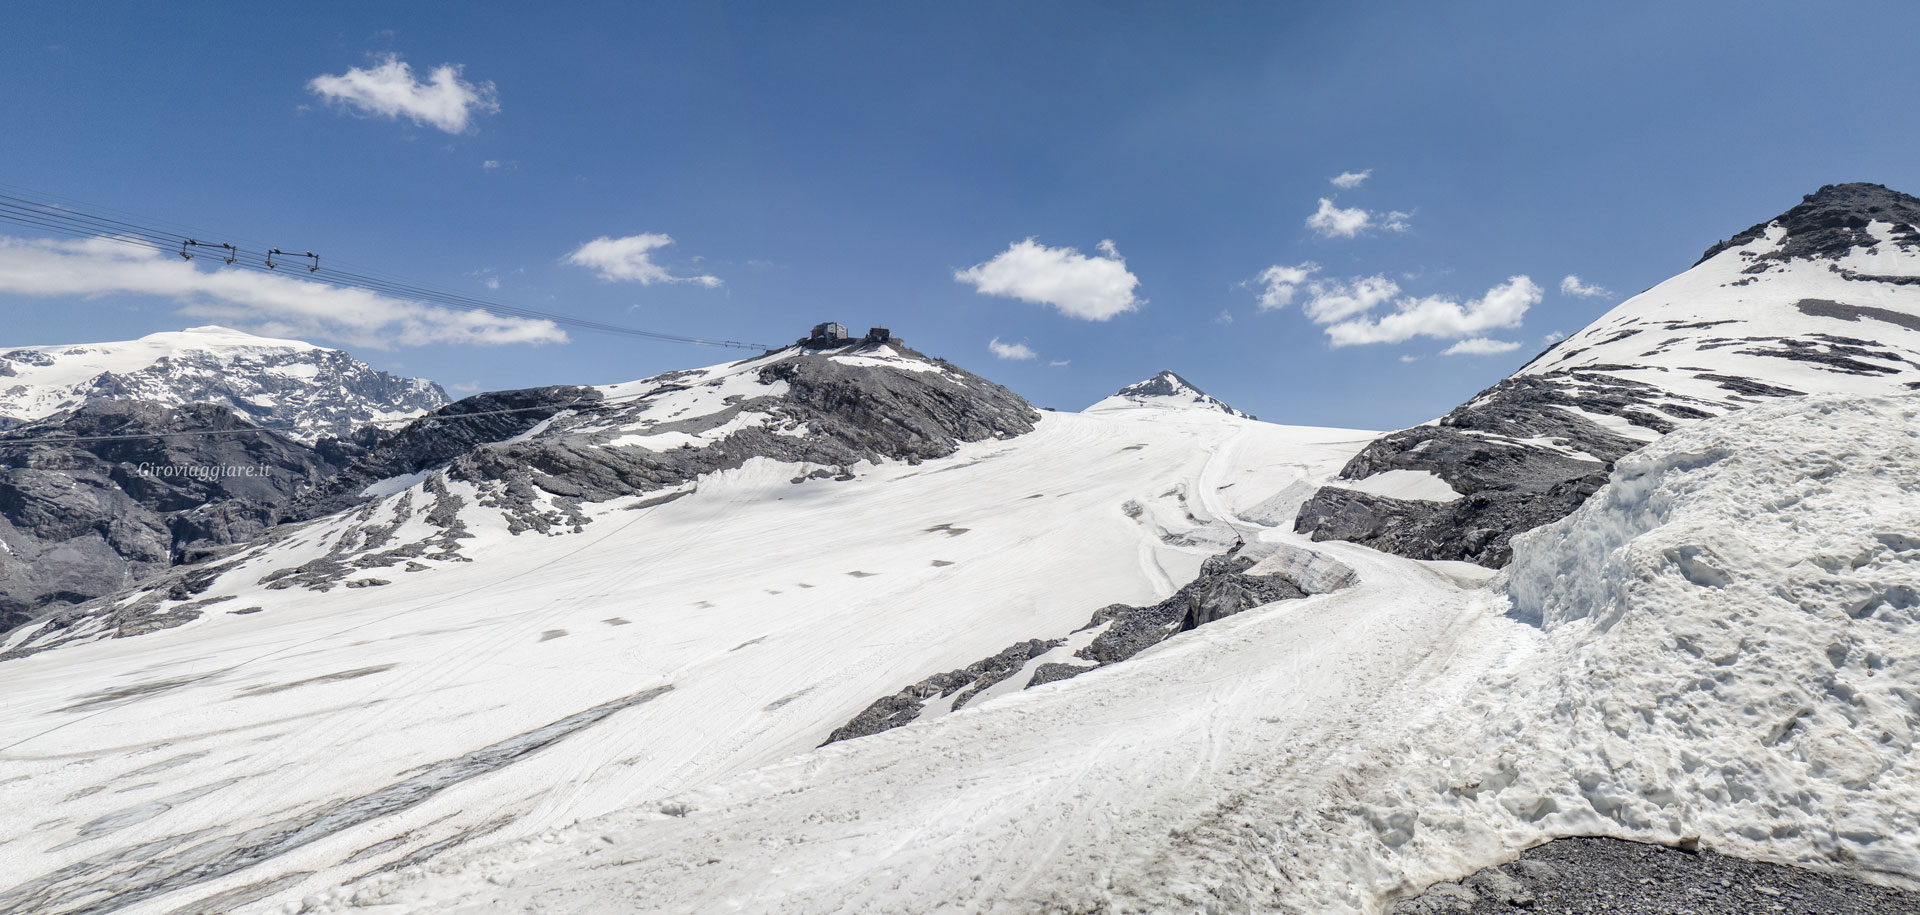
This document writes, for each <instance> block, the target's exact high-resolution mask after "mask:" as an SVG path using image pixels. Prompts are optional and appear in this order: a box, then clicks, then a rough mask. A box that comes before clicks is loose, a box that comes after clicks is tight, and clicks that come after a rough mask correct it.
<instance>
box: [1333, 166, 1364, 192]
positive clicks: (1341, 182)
mask: <svg viewBox="0 0 1920 915" xmlns="http://www.w3.org/2000/svg"><path fill="white" fill-rule="evenodd" d="M1372 174H1373V169H1370V168H1369V169H1364V170H1361V171H1357V172H1341V173H1340V174H1338V175H1335V176H1333V177H1331V178H1328V179H1327V183H1329V184H1331V185H1333V186H1334V187H1337V188H1339V189H1341V190H1343V191H1350V190H1353V189H1354V188H1356V187H1359V186H1360V183H1361V182H1362V181H1365V180H1367V178H1368V176H1370V175H1372Z"/></svg>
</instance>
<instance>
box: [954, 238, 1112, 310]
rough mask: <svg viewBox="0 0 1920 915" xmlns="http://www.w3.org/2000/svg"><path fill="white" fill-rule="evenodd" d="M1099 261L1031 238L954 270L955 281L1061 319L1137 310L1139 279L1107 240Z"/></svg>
mask: <svg viewBox="0 0 1920 915" xmlns="http://www.w3.org/2000/svg"><path fill="white" fill-rule="evenodd" d="M1099 249H1100V253H1101V254H1102V255H1103V256H1101V257H1088V256H1087V255H1084V254H1081V253H1080V252H1079V251H1077V250H1075V249H1073V248H1049V247H1047V246H1046V245H1043V244H1040V243H1039V242H1037V241H1034V240H1033V239H1031V238H1028V239H1026V240H1024V241H1017V242H1014V243H1013V244H1012V245H1010V246H1008V247H1007V250H1005V251H1002V252H1000V253H999V254H998V255H996V256H995V257H994V258H993V259H992V260H990V261H987V262H985V263H981V264H975V265H973V266H971V267H968V268H967V269H965V270H956V271H954V273H953V278H954V280H956V281H958V282H962V283H966V284H968V285H970V286H972V287H973V288H974V289H975V290H977V291H978V292H979V293H980V294H981V295H1000V296H1010V297H1012V298H1016V299H1019V300H1021V301H1023V302H1032V303H1034V304H1036V305H1051V306H1053V307H1054V308H1055V309H1058V310H1059V312H1060V313H1061V314H1064V315H1066V316H1067V317H1070V318H1079V319H1081V320H1083V321H1105V320H1107V319H1108V318H1111V317H1113V316H1114V315H1118V314H1124V313H1126V312H1129V311H1134V310H1135V309H1138V308H1139V307H1140V306H1141V305H1142V304H1144V300H1142V299H1139V298H1136V297H1135V296H1134V294H1133V290H1134V287H1136V286H1138V285H1140V278H1139V277H1137V276H1134V275H1133V273H1131V272H1130V271H1128V270H1127V262H1126V260H1125V259H1124V258H1122V257H1121V256H1120V251H1119V249H1117V248H1115V247H1114V244H1113V242H1112V241H1111V240H1108V241H1102V242H1101V243H1100V245H1099Z"/></svg>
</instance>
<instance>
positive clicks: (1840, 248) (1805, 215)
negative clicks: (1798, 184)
mask: <svg viewBox="0 0 1920 915" xmlns="http://www.w3.org/2000/svg"><path fill="white" fill-rule="evenodd" d="M1876 220H1877V221H1879V222H1885V223H1891V224H1893V226H1894V230H1893V232H1894V236H1895V238H1896V239H1897V241H1896V243H1897V244H1898V245H1899V246H1900V247H1902V248H1906V247H1914V248H1920V228H1916V227H1920V199H1915V198H1913V197H1910V196H1908V195H1906V194H1902V193H1900V192H1899V191H1895V190H1890V189H1888V188H1887V187H1886V186H1884V185H1879V184H1865V183H1853V184H1829V185H1827V186H1825V187H1822V188H1821V189H1819V190H1817V191H1815V192H1813V193H1811V194H1808V195H1807V196H1806V197H1805V198H1803V199H1802V200H1801V202H1800V204H1799V205H1798V206H1795V207H1794V208H1793V209H1790V210H1788V211H1786V212H1785V213H1782V214H1781V215H1780V216H1778V217H1776V218H1774V219H1769V220H1767V221H1766V222H1763V223H1759V224H1757V225H1755V226H1753V227H1752V228H1749V229H1747V230H1746V231H1745V232H1741V233H1740V234H1738V235H1735V236H1734V237H1732V238H1730V239H1728V240H1726V241H1723V242H1720V243H1718V244H1716V245H1714V246H1713V247H1711V248H1708V249H1707V253H1705V254H1703V255H1701V256H1700V260H1699V261H1696V262H1695V263H1696V265H1697V264H1699V263H1703V262H1705V261H1707V260H1708V259H1710V258H1712V257H1713V256H1714V255H1716V254H1719V253H1720V252H1722V251H1725V250H1727V249H1728V248H1737V247H1739V246H1741V245H1745V244H1748V243H1750V242H1753V241H1755V240H1757V239H1759V238H1761V237H1762V236H1764V235H1765V234H1766V232H1767V228H1768V227H1769V226H1772V225H1775V224H1778V225H1780V226H1782V227H1784V228H1785V229H1786V230H1787V235H1786V238H1785V239H1784V241H1783V243H1782V244H1781V247H1780V250H1778V251H1775V252H1771V253H1768V254H1765V255H1762V256H1761V257H1759V258H1757V260H1759V261H1761V263H1760V264H1756V265H1755V266H1760V267H1764V266H1765V265H1766V263H1767V262H1772V261H1783V260H1788V259H1792V258H1816V257H1818V258H1837V257H1841V256H1844V255H1845V254H1846V253H1847V252H1848V251H1850V250H1852V249H1853V248H1855V247H1873V246H1874V245H1876V244H1878V243H1879V240H1878V239H1876V238H1874V237H1873V235H1872V234H1870V233H1868V232H1867V224H1868V223H1869V222H1873V221H1876ZM1748 269H1750V270H1751V269H1753V268H1751V267H1750V268H1748Z"/></svg>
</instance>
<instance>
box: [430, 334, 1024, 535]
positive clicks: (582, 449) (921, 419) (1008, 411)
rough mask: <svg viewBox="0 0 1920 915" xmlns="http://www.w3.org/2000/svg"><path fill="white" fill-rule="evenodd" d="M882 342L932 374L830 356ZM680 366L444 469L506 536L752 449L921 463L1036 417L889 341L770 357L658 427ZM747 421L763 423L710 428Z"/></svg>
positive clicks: (686, 479) (988, 386)
mask: <svg viewBox="0 0 1920 915" xmlns="http://www.w3.org/2000/svg"><path fill="white" fill-rule="evenodd" d="M878 351H885V352H888V353H892V354H894V356H890V357H888V358H900V359H901V360H902V361H903V362H904V363H905V364H907V365H909V366H911V365H915V364H917V365H923V366H931V367H933V368H936V369H937V371H929V370H911V369H909V370H893V369H889V368H885V367H876V366H873V365H867V364H861V363H848V362H843V361H840V359H841V357H847V356H851V357H854V358H859V357H860V356H861V353H863V352H878ZM676 375H678V373H675V375H667V376H661V378H660V379H658V380H660V381H662V384H661V385H660V387H658V388H656V389H655V390H654V391H652V392H650V393H649V394H648V395H645V396H640V397H637V398H635V399H633V400H628V401H622V402H618V403H606V404H593V403H584V404H576V405H574V406H571V407H568V408H567V409H566V411H565V415H563V416H559V417H556V418H555V419H554V421H553V422H552V423H551V424H550V425H549V426H548V428H547V429H546V430H545V431H543V432H542V433H541V434H540V435H537V436H532V437H529V438H527V439H525V440H523V441H502V442H496V443H493V444H486V445H481V446H479V447H475V448H473V449H471V450H469V451H467V452H466V453H464V454H461V455H460V456H459V457H457V458H455V459H453V460H452V461H451V462H449V463H448V465H447V467H446V473H447V476H448V477H449V478H450V479H454V480H459V481H462V482H466V483H471V484H474V485H475V486H476V487H479V488H481V489H482V490H483V491H485V492H486V493H487V494H488V495H487V498H486V501H485V502H483V504H487V505H490V506H493V507H496V508H498V509H500V510H501V511H502V512H503V513H505V514H506V515H507V516H508V517H509V519H510V523H511V525H512V526H513V529H515V530H516V531H518V530H537V531H543V532H544V531H551V530H556V529H560V530H564V529H570V528H574V527H578V526H579V525H581V524H584V523H585V520H586V519H585V517H584V515H582V514H581V513H580V512H579V511H578V508H577V507H578V505H579V504H580V503H585V502H604V501H606V500H609V499H614V498H618V497H620V496H629V495H637V494H645V493H650V492H655V491H659V490H663V489H670V488H673V487H676V486H680V485H683V484H687V483H691V482H693V481H695V480H697V479H698V478H699V477H701V476H703V475H705V474H709V473H715V472H718V471H723V470H732V469H735V468H738V467H741V466H743V465H744V464H746V462H747V461H750V460H753V459H755V458H767V459H771V460H775V461H780V462H784V463H792V464H799V465H818V466H823V467H834V468H840V471H844V469H845V468H847V467H850V466H852V465H855V464H858V463H860V462H862V461H871V462H877V461H887V460H898V461H906V462H908V463H918V462H920V461H923V460H927V459H931V458H939V457H945V456H947V455H949V454H952V453H953V452H954V450H955V449H956V448H958V447H959V446H960V444H961V443H963V442H975V441H982V440H985V439H994V438H1007V437H1011V436H1015V435H1021V434H1024V433H1027V432H1030V431H1032V430H1033V424H1034V422H1035V421H1036V420H1037V419H1038V418H1039V413H1038V412H1037V411H1036V410H1034V409H1033V407H1032V405H1030V404H1028V403H1027V402H1026V401H1025V400H1024V399H1022V398H1021V397H1020V396H1019V395H1017V394H1015V393H1013V392H1012V391H1009V390H1007V389H1006V388H1003V387H1001V386H1000V385H997V384H994V383H992V382H990V381H987V380H986V379H984V378H980V377H979V376H977V375H973V374H972V373H969V372H966V371H964V370H962V369H960V368H958V367H957V366H954V365H952V364H950V363H946V362H942V361H939V360H930V359H927V358H926V357H925V356H922V355H920V354H919V353H916V352H913V351H912V350H909V349H906V348H905V346H904V344H901V343H900V341H898V340H891V342H890V343H883V344H875V343H862V344H859V345H856V346H852V347H847V348H842V349H837V350H833V351H830V352H829V353H824V354H823V353H817V352H811V351H804V350H801V351H797V352H795V353H792V354H789V355H787V356H786V357H785V358H777V359H773V360H771V361H768V362H767V363H766V364H765V365H764V366H763V367H762V368H760V369H759V370H758V371H757V372H756V373H755V375H756V377H757V379H758V382H759V385H758V387H757V388H756V393H755V394H751V395H741V396H739V398H738V399H736V400H735V401H734V402H732V403H730V404H728V405H726V406H725V407H723V408H721V409H718V410H715V411H713V412H708V413H697V414H694V415H691V416H688V417H686V418H683V419H676V418H674V417H673V416H668V417H666V418H665V421H664V422H663V421H660V420H659V419H656V418H654V417H655V414H657V413H658V410H657V409H655V407H656V404H657V402H658V401H660V400H661V399H662V398H664V397H666V396H667V395H670V394H674V393H678V392H681V391H685V390H688V389H689V388H688V386H687V385H684V384H683V382H690V383H697V382H696V379H695V378H694V377H693V376H687V377H683V378H681V377H675V376H676ZM758 391H764V392H765V393H758ZM776 392H777V393H776ZM751 414H759V416H752V415H751ZM743 418H745V419H760V420H761V421H759V422H757V423H754V424H749V425H744V427H742V428H738V429H735V430H733V431H730V432H726V433H725V434H716V430H721V429H725V428H727V427H728V424H729V423H731V422H734V421H736V420H741V419H743ZM636 427H644V428H645V429H646V431H647V432H648V433H650V434H652V435H654V436H659V435H662V434H673V433H679V434H685V435H689V436H705V437H703V438H701V440H700V441H699V442H698V443H697V444H696V443H694V442H686V443H684V444H683V445H682V446H679V447H671V448H651V447H643V446H634V447H626V446H621V445H619V444H616V443H617V442H620V441H622V440H623V439H625V438H626V437H627V436H629V435H630V430H632V429H634V428H636ZM802 433H803V434H802ZM836 474H839V475H843V473H840V472H836Z"/></svg>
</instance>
